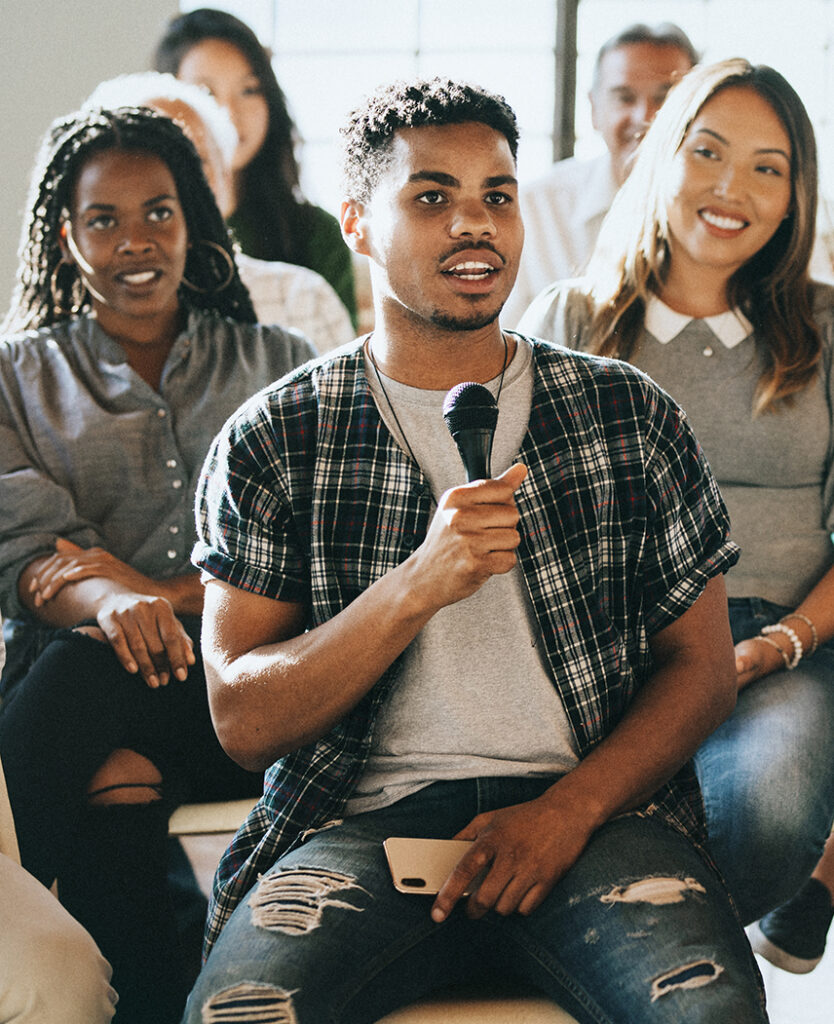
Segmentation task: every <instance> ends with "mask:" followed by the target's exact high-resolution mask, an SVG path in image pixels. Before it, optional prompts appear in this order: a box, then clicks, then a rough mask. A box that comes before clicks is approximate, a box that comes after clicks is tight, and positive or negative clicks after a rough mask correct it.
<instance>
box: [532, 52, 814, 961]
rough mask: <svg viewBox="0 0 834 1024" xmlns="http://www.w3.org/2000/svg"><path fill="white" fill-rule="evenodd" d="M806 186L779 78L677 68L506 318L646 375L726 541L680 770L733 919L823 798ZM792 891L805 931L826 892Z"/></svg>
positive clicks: (810, 219) (764, 892)
mask: <svg viewBox="0 0 834 1024" xmlns="http://www.w3.org/2000/svg"><path fill="white" fill-rule="evenodd" d="M816 196H817V165H816V147H815V142H814V135H813V130H812V128H811V124H810V121H809V119H808V115H807V113H806V111H805V108H804V107H803V105H802V102H801V100H800V99H799V97H798V96H797V94H796V92H795V91H794V90H793V88H792V87H791V86H790V85H789V84H788V82H787V81H786V80H785V79H784V78H783V77H782V76H781V75H780V74H779V73H778V72H776V71H774V70H773V69H772V68H768V67H764V66H752V65H751V64H749V63H748V62H747V61H744V60H739V59H736V60H728V61H724V62H721V63H719V64H714V65H711V66H704V67H697V68H695V69H694V70H693V71H692V72H690V73H689V74H688V75H686V76H685V78H684V79H683V80H682V81H681V82H680V83H679V84H678V85H677V86H675V87H674V88H673V89H672V91H671V92H670V93H669V96H668V98H667V100H666V102H665V104H664V105H663V107H662V109H661V111H660V113H659V114H658V116H657V119H656V120H655V122H654V124H653V125H652V127H651V128H650V130H649V132H648V133H647V135H646V138H645V140H644V142H643V143H642V145H641V148H640V152H639V154H638V157H637V160H636V162H635V167H634V170H633V171H632V174H631V175H630V177H629V179H628V181H627V182H626V184H625V185H624V186H623V188H622V190H621V191H620V193H619V194H618V196H617V199H616V201H615V204H614V207H613V208H612V210H611V213H610V215H609V218H608V219H607V221H606V223H605V225H604V227H603V230H602V233H601V235H600V239H599V243H598V246H597V249H596V250H595V253H594V257H593V259H592V261H591V265H590V267H589V272H588V275H587V277H585V278H583V279H581V280H577V281H573V282H563V283H557V284H555V285H553V286H551V287H550V288H548V289H546V290H545V291H544V292H543V293H542V294H541V295H540V296H539V297H538V298H537V299H536V300H535V302H534V303H533V305H532V306H531V307H530V309H529V310H528V311H527V313H526V314H525V316H524V318H523V320H522V322H521V324H520V329H521V330H523V331H525V332H526V333H529V334H537V335H540V336H541V337H545V338H552V339H553V340H555V341H557V342H559V343H561V344H564V345H567V346H570V347H572V348H578V349H582V350H587V351H590V352H595V353H599V354H602V355H608V356H614V357H617V358H621V359H627V360H628V361H630V362H632V363H634V364H635V365H636V366H638V367H639V368H640V369H642V370H644V371H646V372H647V373H648V374H649V375H650V376H651V377H653V378H654V379H655V380H656V381H658V383H660V384H661V385H662V386H663V387H664V388H666V390H667V391H669V392H670V393H671V394H672V396H673V397H674V398H675V399H676V400H677V401H678V402H679V403H680V405H681V406H682V407H683V408H684V410H685V412H686V415H687V416H688V418H689V419H690V421H691V423H692V425H693V427H694V429H695V433H696V435H697V436H698V439H699V441H700V442H701V444H702V445H703V447H704V450H705V453H706V455H707V458H708V459H709V461H710V464H711V466H712V468H713V471H714V472H715V475H716V477H717V478H718V482H719V485H720V487H721V491H722V494H723V496H724V499H725V501H726V503H727V506H728V508H729V511H730V516H731V521H732V528H733V533H732V536H733V539H734V540H735V541H737V542H738V543H739V544H740V546H741V551H742V554H741V558H740V560H739V562H738V564H737V565H736V566H734V567H733V568H732V569H731V570H730V571H729V572H728V574H727V591H728V594H729V597H730V601H729V612H730V620H731V624H732V627H733V634H734V640H735V644H736V671H737V678H738V688H739V695H738V705H737V708H736V711H735V712H734V714H733V715H732V717H731V718H730V719H729V720H728V721H727V722H725V723H724V724H723V725H722V726H721V727H719V729H718V730H717V731H716V732H715V733H714V734H713V735H712V736H711V737H710V738H709V739H708V740H707V741H706V742H705V743H704V744H703V745H702V747H701V748H700V750H699V751H698V753H697V756H696V767H697V770H698V776H699V780H700V783H701V788H702V791H703V795H704V802H705V807H706V812H707V821H708V825H709V831H710V843H711V847H712V850H713V853H714V855H715V858H716V860H717V862H718V865H719V867H720V868H721V870H722V872H723V873H724V875H725V877H726V878H727V881H728V883H729V887H730V890H731V891H732V892H733V894H734V896H735V897H736V901H737V903H738V906H739V909H740V912H741V915H742V917H743V918H744V919H745V920H746V921H754V920H756V919H758V918H761V917H762V916H763V915H765V914H767V912H768V911H770V910H771V909H772V908H774V907H776V906H777V905H778V904H779V903H780V902H782V901H783V900H785V899H787V898H788V897H790V896H791V895H792V894H793V893H794V892H795V891H796V890H797V889H799V887H800V886H802V884H803V882H804V881H805V879H806V878H807V877H808V875H809V873H810V872H811V870H812V868H813V867H814V865H815V863H816V861H817V859H818V858H819V856H820V854H821V853H822V850H823V844H824V842H825V839H826V836H827V835H828V832H829V830H830V828H831V820H832V814H834V730H832V729H831V721H832V719H834V643H833V642H832V637H834V548H832V531H834V368H832V363H834V291H832V289H831V288H829V287H827V286H824V285H820V284H815V283H813V282H812V281H811V280H810V278H809V275H808V262H809V258H810V253H811V248H812V244H813V232H814V222H815V216H816ZM812 888H814V889H815V900H816V909H813V912H812V916H813V917H814V919H815V920H816V922H817V925H816V930H817V932H819V931H820V930H821V933H822V934H821V937H819V936H818V938H817V944H818V945H819V943H820V942H821V943H822V945H824V942H825V931H826V929H827V927H828V921H830V919H831V898H832V897H831V893H830V891H829V889H828V888H827V887H826V886H825V885H823V884H822V883H819V884H818V887H812ZM802 927H804V925H803V926H802ZM761 928H762V931H765V932H766V930H767V929H768V921H767V919H765V920H764V921H763V922H762V923H761ZM820 953H821V950H820Z"/></svg>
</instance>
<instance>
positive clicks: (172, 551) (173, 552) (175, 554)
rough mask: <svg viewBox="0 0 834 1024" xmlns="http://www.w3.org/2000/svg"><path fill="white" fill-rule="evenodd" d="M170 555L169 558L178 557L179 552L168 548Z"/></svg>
mask: <svg viewBox="0 0 834 1024" xmlns="http://www.w3.org/2000/svg"><path fill="white" fill-rule="evenodd" d="M168 557H169V558H176V557H177V553H176V551H174V550H172V549H169V550H168Z"/></svg>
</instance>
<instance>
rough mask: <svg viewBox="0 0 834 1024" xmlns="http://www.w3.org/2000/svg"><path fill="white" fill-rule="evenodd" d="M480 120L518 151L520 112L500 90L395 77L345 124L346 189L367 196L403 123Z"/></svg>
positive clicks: (351, 196)
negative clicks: (500, 94)
mask: <svg viewBox="0 0 834 1024" xmlns="http://www.w3.org/2000/svg"><path fill="white" fill-rule="evenodd" d="M467 121H476V122H479V123H481V124H485V125H488V126H489V127H490V128H494V129H495V130H496V131H497V132H500V133H501V134H502V135H503V136H504V137H505V138H506V140H507V142H508V143H509V146H510V152H511V153H512V155H513V159H514V160H515V159H516V156H517V154H518V123H517V121H516V116H515V113H514V111H513V109H512V107H510V105H509V104H508V103H507V101H506V100H505V99H504V97H503V96H499V95H497V94H496V93H491V92H487V91H486V90H485V89H482V88H481V87H480V86H477V85H473V84H470V83H466V82H453V81H451V80H450V79H444V78H433V79H430V80H422V79H421V80H417V81H415V82H402V81H399V82H393V83H391V84H390V85H386V86H383V87H381V88H380V89H378V90H377V91H376V92H375V93H373V95H371V96H369V97H368V99H367V100H366V102H365V103H364V104H363V105H362V106H361V107H357V108H356V110H354V111H353V112H352V113H351V114H350V115H349V117H348V122H347V124H346V125H345V126H344V127H343V128H342V129H341V131H340V134H341V136H342V146H343V178H344V187H345V195H346V196H347V197H348V198H349V199H355V200H357V201H358V202H363V203H364V202H367V201H368V200H369V199H370V197H371V195H372V193H373V191H374V189H375V188H376V186H377V183H378V182H379V179H380V177H381V176H382V174H383V173H384V171H385V169H386V167H387V166H388V163H389V161H390V155H391V144H392V142H393V139H394V134H395V133H396V132H397V131H399V130H400V129H401V128H421V127H423V126H425V125H446V124H463V123H464V122H467Z"/></svg>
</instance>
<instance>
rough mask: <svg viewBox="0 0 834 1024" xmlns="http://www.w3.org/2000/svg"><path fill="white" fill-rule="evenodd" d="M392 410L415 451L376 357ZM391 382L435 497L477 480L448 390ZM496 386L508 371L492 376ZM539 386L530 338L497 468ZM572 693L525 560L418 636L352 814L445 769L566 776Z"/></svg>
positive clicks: (503, 406)
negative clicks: (544, 632) (458, 437)
mask: <svg viewBox="0 0 834 1024" xmlns="http://www.w3.org/2000/svg"><path fill="white" fill-rule="evenodd" d="M366 364H367V365H366V372H367V376H368V380H369V382H370V384H371V390H372V391H373V394H374V398H375V400H376V403H377V406H378V408H379V411H380V415H381V416H382V419H383V420H384V422H385V424H386V426H387V427H388V428H389V430H390V431H391V433H392V435H393V436H394V437H395V438H396V439H397V441H398V443H399V444H400V445H401V447H402V448H403V450H404V451H406V452H407V451H408V447H407V445H405V444H404V443H403V438H402V433H401V432H400V430H399V429H398V427H397V423H396V421H395V420H394V418H393V416H392V414H391V409H390V406H389V405H388V402H387V401H386V397H385V394H383V392H382V390H381V388H380V387H379V382H378V380H377V378H376V373H375V371H374V369H373V367H372V366H371V365H370V363H369V362H367V360H366ZM383 382H384V385H385V392H386V393H387V396H388V398H389V399H390V400H391V402H392V403H393V406H394V408H395V410H396V415H397V418H398V419H399V422H400V424H401V426H402V430H403V431H404V432H405V434H406V435H407V438H408V442H409V444H410V445H411V448H412V451H413V453H414V456H415V458H416V459H417V461H418V462H419V464H420V467H421V469H422V470H423V472H424V474H425V476H426V478H427V479H428V481H429V483H430V484H431V488H432V494H433V497H434V500H435V502H437V500H438V499H439V498H440V496H441V495H442V494H443V493H444V491H446V490H448V489H449V488H450V487H454V486H457V485H459V484H462V483H464V482H465V480H466V476H465V473H464V470H463V465H462V463H461V460H460V455H459V454H458V451H457V448H456V446H455V443H454V441H453V440H452V438H451V436H450V435H449V432H448V430H447V429H446V424H445V422H444V420H443V413H442V406H443V399H444V398H445V396H446V392H445V391H425V390H422V389H420V388H412V387H408V386H407V385H404V384H400V383H399V382H397V381H395V380H392V379H390V378H388V377H383ZM486 386H487V387H488V388H489V389H490V390H491V391H492V393H493V394H495V393H496V392H497V390H498V378H495V380H493V381H490V382H489V383H488V384H487V385H486ZM532 393H533V367H532V356H531V350H530V347H529V345H527V344H525V343H523V342H522V341H521V340H519V344H518V347H517V349H516V354H515V357H514V359H513V360H512V362H511V364H510V366H509V367H508V368H507V371H506V374H505V379H504V384H503V387H502V390H501V395H500V401H499V406H498V408H499V416H498V425H497V428H496V431H495V439H494V442H493V450H492V466H491V468H492V475H493V476H498V475H500V474H501V473H502V472H504V470H506V469H508V468H509V467H510V466H511V465H512V464H513V463H514V462H515V461H516V460H517V458H518V452H519V449H520V447H521V443H522V440H523V439H524V435H525V433H526V430H527V423H528V420H529V417H530V405H531V400H532ZM577 760H578V759H577V755H576V748H575V745H574V741H573V735H572V733H571V729H570V726H569V724H568V721H567V717H566V715H565V712H564V709H563V706H562V702H561V699H560V697H559V694H558V692H557V691H556V689H555V687H554V685H553V680H552V678H551V676H550V673H549V672H548V670H547V668H546V666H545V662H544V659H543V658H542V656H541V653H540V648H539V645H538V643H537V627H536V623H535V619H534V617H533V614H532V610H531V607H530V603H529V598H528V595H527V590H526V586H525V582H524V577H523V575H522V573H521V571H520V569H519V568H518V567H516V568H515V569H513V570H512V571H511V572H509V573H507V574H505V575H501V576H493V577H492V578H491V579H489V580H488V581H487V582H486V583H485V584H484V585H483V587H481V589H480V590H478V591H477V592H476V593H475V594H473V595H472V596H471V597H469V598H467V599H466V600H464V601H459V602H458V603H457V604H454V605H450V606H448V607H446V608H442V609H441V610H440V611H438V612H437V613H436V614H435V615H434V616H433V617H432V619H431V620H430V621H429V622H428V623H427V624H426V625H425V626H424V627H423V629H422V630H421V632H420V633H419V634H418V636H417V637H416V638H415V639H414V641H413V642H412V643H411V644H410V645H409V647H408V649H407V650H406V652H405V655H404V659H403V666H402V670H401V672H400V675H399V676H398V678H397V681H396V683H395V685H394V688H393V690H392V692H391V695H390V697H389V699H388V701H387V703H386V705H385V706H384V707H383V709H382V711H381V713H380V716H379V719H378V721H377V726H376V731H375V734H374V740H373V748H372V753H371V757H370V760H369V762H368V764H367V766H366V769H365V772H364V774H363V775H362V777H361V778H360V780H359V783H358V785H357V788H356V791H355V793H354V795H353V797H352V798H351V800H350V801H349V802H348V806H347V813H348V814H358V813H361V812H363V811H369V810H375V809H377V808H379V807H385V806H387V805H389V804H392V803H394V802H395V801H397V800H400V799H402V798H403V797H405V796H408V795H409V794H410V793H414V792H416V791H417V790H419V789H421V788H423V787H424V786H427V785H429V784H430V783H432V782H435V781H437V780H440V779H465V778H475V777H478V776H498V775H501V776H512V775H560V774H563V773H564V772H566V771H569V770H570V769H571V768H572V767H573V766H574V765H575V764H576V763H577Z"/></svg>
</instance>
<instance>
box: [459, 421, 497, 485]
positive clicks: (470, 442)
mask: <svg viewBox="0 0 834 1024" xmlns="http://www.w3.org/2000/svg"><path fill="white" fill-rule="evenodd" d="M494 436H495V428H494V427H489V428H485V429H480V428H478V427H467V428H465V429H464V430H459V431H458V433H457V434H455V435H454V440H455V444H456V445H457V446H458V451H459V452H460V457H461V461H462V462H463V468H464V469H465V470H466V482H467V483H472V481H473V480H489V478H490V476H491V475H492V473H491V470H490V466H489V462H490V456H491V455H492V439H493V437H494Z"/></svg>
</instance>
